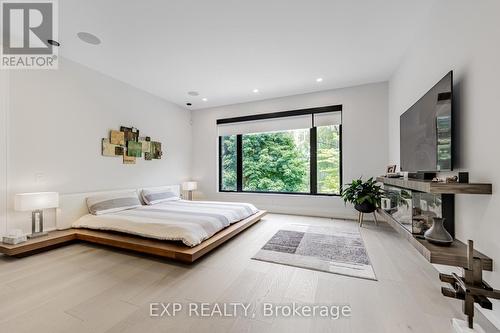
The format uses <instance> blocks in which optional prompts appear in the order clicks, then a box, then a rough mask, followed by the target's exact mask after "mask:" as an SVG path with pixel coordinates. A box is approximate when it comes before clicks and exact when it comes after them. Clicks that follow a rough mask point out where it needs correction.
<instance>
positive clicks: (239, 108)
mask: <svg viewBox="0 0 500 333" xmlns="http://www.w3.org/2000/svg"><path fill="white" fill-rule="evenodd" d="M387 90H388V87H387V83H376V84H369V85H363V86H357V87H352V88H346V89H338V90H330V91H323V92H317V93H311V94H304V95H296V96H290V97H284V98H277V99H271V100H264V101H259V102H251V103H244V104H236V105H229V106H224V107H217V108H211V109H203V110H197V111H193V112H192V118H193V167H192V175H193V178H194V179H195V180H198V181H199V191H198V192H197V193H196V197H197V198H206V199H210V200H230V201H246V202H252V203H254V204H255V205H257V207H259V208H261V209H268V210H270V211H272V212H283V213H292V214H308V215H316V216H335V217H354V216H355V213H354V211H353V210H352V208H351V207H347V208H346V207H345V206H344V203H343V201H342V200H341V198H339V197H324V196H314V197H312V196H302V195H300V196H298V195H281V194H266V195H264V194H258V195H255V194H247V193H244V194H243V193H235V194H229V193H218V189H217V184H218V183H217V179H218V178H217V177H218V176H217V167H218V166H217V145H218V143H217V129H216V120H217V119H219V118H227V117H234V116H243V115H252V114H257V113H267V112H277V111H287V110H294V109H303V108H310V107H319V106H327V105H336V104H342V105H343V114H342V115H343V116H342V119H343V126H342V132H343V133H342V134H343V137H342V140H343V164H344V168H343V178H344V179H343V180H344V184H345V183H346V182H349V181H350V180H352V179H353V178H357V177H360V176H363V177H371V176H377V175H380V174H383V173H384V171H385V167H386V163H387V158H388V150H387V108H388V106H387V98H388V97H387Z"/></svg>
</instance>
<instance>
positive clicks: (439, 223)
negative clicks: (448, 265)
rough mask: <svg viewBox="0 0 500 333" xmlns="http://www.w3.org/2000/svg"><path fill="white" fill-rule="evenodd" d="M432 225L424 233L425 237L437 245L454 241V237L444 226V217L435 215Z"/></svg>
mask: <svg viewBox="0 0 500 333" xmlns="http://www.w3.org/2000/svg"><path fill="white" fill-rule="evenodd" d="M432 220H433V223H432V227H431V228H430V229H429V230H427V231H426V232H425V233H424V237H425V239H426V240H427V241H428V242H430V243H433V244H437V245H450V244H451V243H453V237H451V235H450V233H449V232H448V231H447V230H446V229H445V228H444V225H443V223H444V220H445V219H444V218H441V217H433V218H432Z"/></svg>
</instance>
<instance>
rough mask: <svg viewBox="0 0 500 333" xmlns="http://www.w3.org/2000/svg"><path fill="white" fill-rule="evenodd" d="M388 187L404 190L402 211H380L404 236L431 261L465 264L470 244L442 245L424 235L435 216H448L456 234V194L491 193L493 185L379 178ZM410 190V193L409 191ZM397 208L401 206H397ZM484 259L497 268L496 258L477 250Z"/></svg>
mask: <svg viewBox="0 0 500 333" xmlns="http://www.w3.org/2000/svg"><path fill="white" fill-rule="evenodd" d="M377 181H378V182H380V183H382V184H384V188H386V189H389V191H390V189H391V188H393V191H396V192H397V191H400V192H402V194H400V195H399V196H398V198H397V200H398V201H397V204H398V205H399V206H401V207H402V209H401V211H400V212H399V214H398V212H397V211H396V214H395V211H394V210H393V209H388V210H383V209H379V210H378V212H379V214H380V215H382V216H383V217H384V218H385V220H386V221H387V223H389V224H390V225H391V226H392V227H393V228H394V229H395V230H396V231H398V232H399V233H400V234H401V235H402V236H404V237H405V238H406V239H407V240H408V241H409V242H410V243H411V244H412V245H413V246H414V247H415V248H416V249H417V250H418V251H419V252H420V253H421V254H422V255H423V256H424V257H425V258H426V259H427V260H428V261H430V262H431V263H436V264H442V265H451V266H460V267H464V265H466V263H467V256H466V253H467V246H466V245H465V244H464V243H462V242H461V241H459V240H457V239H455V240H454V241H453V243H452V244H451V245H450V246H447V247H446V246H438V245H434V244H431V243H429V242H427V241H426V240H425V239H423V237H422V234H423V232H424V231H425V230H426V226H427V227H428V223H429V221H431V220H432V217H433V216H434V215H435V216H439V215H440V214H441V216H440V217H445V218H446V219H447V223H446V222H445V227H446V229H447V230H448V232H450V234H451V235H452V236H453V237H455V235H454V230H455V229H454V215H455V204H454V203H455V194H491V193H492V185H491V184H484V183H437V182H432V181H428V180H418V179H404V178H387V177H378V178H377ZM405 191H406V193H405ZM396 209H397V207H396ZM474 255H475V256H477V257H479V258H481V259H482V261H483V266H484V270H488V271H491V270H492V269H493V261H492V260H491V258H489V257H487V256H486V255H484V254H482V253H480V252H478V251H475V253H474Z"/></svg>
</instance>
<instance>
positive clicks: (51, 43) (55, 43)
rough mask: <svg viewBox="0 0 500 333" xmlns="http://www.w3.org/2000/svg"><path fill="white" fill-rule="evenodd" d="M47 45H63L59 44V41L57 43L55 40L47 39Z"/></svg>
mask: <svg viewBox="0 0 500 333" xmlns="http://www.w3.org/2000/svg"><path fill="white" fill-rule="evenodd" d="M47 43H49V44H50V45H52V46H61V43H59V42H58V41H55V40H53V39H47Z"/></svg>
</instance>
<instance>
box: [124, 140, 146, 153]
mask: <svg viewBox="0 0 500 333" xmlns="http://www.w3.org/2000/svg"><path fill="white" fill-rule="evenodd" d="M127 155H128V156H133V157H141V156H142V143H141V142H138V141H128V142H127Z"/></svg>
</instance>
